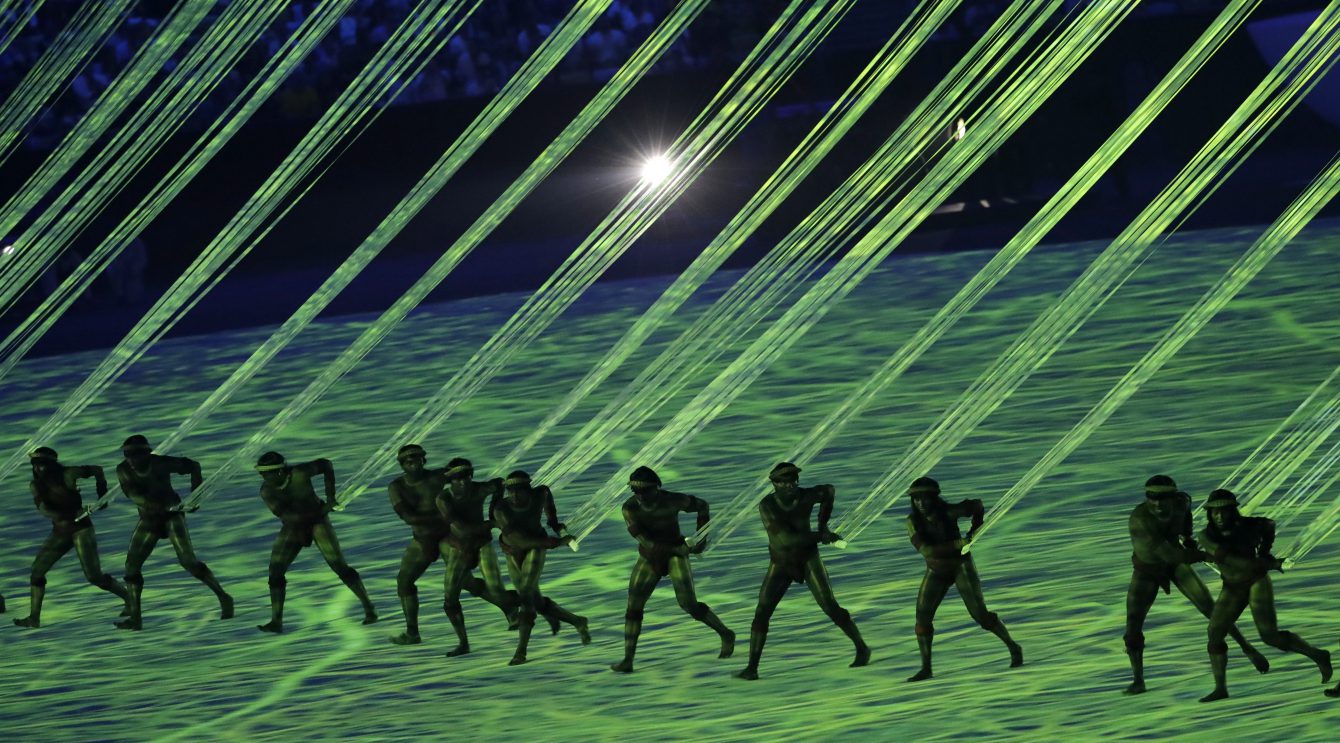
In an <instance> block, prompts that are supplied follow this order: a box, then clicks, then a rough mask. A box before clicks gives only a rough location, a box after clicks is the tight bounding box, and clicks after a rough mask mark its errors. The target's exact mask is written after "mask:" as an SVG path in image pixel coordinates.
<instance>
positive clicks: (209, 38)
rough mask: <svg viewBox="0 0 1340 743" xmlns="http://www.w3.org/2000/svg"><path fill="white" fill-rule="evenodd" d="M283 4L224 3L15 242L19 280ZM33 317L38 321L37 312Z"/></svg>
mask: <svg viewBox="0 0 1340 743" xmlns="http://www.w3.org/2000/svg"><path fill="white" fill-rule="evenodd" d="M286 7H287V3H285V2H284V0H251V2H238V3H233V4H232V5H229V6H228V8H227V10H226V11H225V12H224V15H223V16H222V17H220V18H219V20H218V21H216V22H215V23H214V24H212V25H211V26H210V28H209V30H208V31H207V32H206V34H205V36H204V37H203V38H201V40H200V41H199V43H197V44H195V45H194V47H193V48H192V49H191V51H190V53H189V54H188V55H187V57H186V58H185V59H184V60H183V61H182V63H181V64H179V65H178V66H177V67H176V68H175V69H174V70H173V71H172V73H171V75H169V77H168V79H167V80H166V81H164V82H163V83H162V84H161V85H159V86H158V87H157V89H155V90H154V92H153V93H152V94H151V95H150V97H149V99H148V100H147V101H146V102H145V103H144V104H143V105H141V106H139V107H138V108H137V109H136V110H135V112H134V113H133V114H132V115H131V117H130V120H129V121H127V122H126V123H125V124H123V125H122V126H121V127H120V129H119V130H118V131H117V132H116V134H115V135H114V136H113V138H112V140H111V141H110V142H108V143H107V144H105V145H103V146H102V147H100V148H98V152H97V154H96V155H95V157H94V159H93V161H92V162H91V163H90V164H88V165H87V166H86V167H85V168H84V169H83V170H82V172H80V173H79V175H78V176H77V177H76V178H75V179H74V182H73V183H71V184H70V185H69V186H67V187H66V189H65V190H64V191H63V192H62V193H61V195H60V196H59V197H57V198H56V199H55V200H54V201H53V202H52V203H51V204H50V205H49V206H47V207H46V208H45V209H44V210H43V212H42V214H41V215H39V217H38V219H37V220H36V221H35V222H34V224H33V225H32V226H31V227H29V228H28V229H27V230H25V231H24V233H23V234H22V236H20V237H19V240H18V242H19V243H20V244H21V245H22V246H23V247H24V250H25V252H26V254H27V255H29V256H31V257H33V258H34V260H33V262H32V263H30V264H29V265H30V266H31V267H32V269H33V270H34V273H31V274H30V275H28V276H24V277H22V278H20V279H19V281H22V282H24V283H29V282H32V281H36V279H37V278H38V277H39V276H40V272H41V270H42V268H44V267H45V265H50V264H51V263H52V262H54V261H55V260H56V257H57V256H58V255H60V254H61V253H62V252H64V250H65V248H66V247H68V246H69V244H70V243H71V242H72V241H73V240H74V239H75V238H76V237H77V236H78V235H79V234H80V233H82V231H83V230H84V229H85V228H86V227H87V226H88V225H89V224H90V223H91V222H92V220H93V219H94V218H96V217H97V216H98V215H99V214H101V213H102V210H103V209H104V208H105V207H106V206H107V204H108V203H109V202H110V200H111V199H112V198H113V197H115V196H116V195H117V194H119V193H120V192H121V190H122V189H123V188H124V187H125V186H126V184H127V183H129V181H130V179H131V178H133V177H134V176H135V175H136V174H137V173H138V172H139V171H140V170H141V169H142V168H143V167H144V166H145V165H146V164H147V163H148V161H149V159H150V158H151V157H152V156H153V155H155V154H157V152H158V151H159V149H160V148H161V147H162V145H163V144H164V143H165V142H166V141H167V139H168V137H170V136H171V135H172V134H173V133H175V132H176V131H177V130H178V129H179V128H180V127H181V126H182V125H183V124H184V123H185V121H186V119H187V117H189V116H190V114H191V113H192V112H193V111H194V110H195V108H196V107H197V106H198V105H199V104H200V103H202V102H203V101H204V99H205V97H206V96H207V95H208V94H209V93H210V92H211V91H212V90H213V89H214V87H215V86H216V85H217V84H218V83H219V82H220V81H221V80H222V79H223V77H224V76H225V75H226V74H227V73H228V72H229V71H230V70H231V69H232V67H233V65H235V64H236V63H237V62H238V61H239V60H240V59H241V56H242V54H243V53H244V52H245V51H246V49H247V47H249V46H250V45H251V44H252V43H253V42H254V41H255V40H256V39H257V38H258V37H259V36H260V34H261V33H262V32H263V31H264V30H265V29H266V27H267V26H269V25H270V24H271V22H272V21H273V20H274V19H275V18H276V17H277V16H278V15H279V14H280V13H281V12H282V11H283V10H284V9H285V8H286ZM81 192H82V193H81ZM72 202H73V203H72ZM43 264H45V265H43ZM81 264H82V265H81V266H80V269H79V270H78V271H77V273H80V274H81V276H82V274H83V273H85V272H88V271H90V270H91V267H92V266H94V265H96V263H95V262H94V261H91V260H89V259H86V260H84V261H81ZM14 301H17V296H16V295H15V294H14V293H13V292H12V291H11V292H8V293H6V292H0V311H3V310H7V309H9V308H10V307H11V306H12V303H13V302H14ZM44 306H46V305H45V304H44ZM34 314H35V315H38V316H39V317H40V315H41V310H40V309H39V311H38V312H36V313H34ZM30 319H31V318H30ZM35 340H36V339H34V342H35ZM6 345H7V344H6ZM9 354H10V352H6V355H9ZM0 376H2V373H0Z"/></svg>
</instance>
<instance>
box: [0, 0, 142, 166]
mask: <svg viewBox="0 0 1340 743" xmlns="http://www.w3.org/2000/svg"><path fill="white" fill-rule="evenodd" d="M135 2H136V0H109V1H108V2H104V3H86V4H84V5H81V6H80V7H79V10H78V11H76V13H75V15H74V17H73V18H71V19H70V23H69V24H68V25H67V26H66V27H65V28H62V29H61V31H60V33H59V34H58V35H57V37H56V40H55V42H54V43H52V45H51V46H50V47H48V48H46V49H45V50H43V51H42V56H40V57H39V58H38V59H37V62H36V63H34V64H33V67H32V69H30V70H29V71H28V72H27V74H25V75H24V76H23V80H21V81H20V82H19V84H18V85H17V86H16V87H15V88H14V90H13V91H12V92H11V93H10V95H9V97H8V98H6V99H5V103H4V106H3V107H0V166H3V165H4V163H5V162H6V160H7V159H8V158H9V155H10V154H11V153H12V152H13V151H14V147H16V146H17V145H18V144H19V142H20V141H22V140H21V135H22V133H23V130H24V129H25V128H26V127H27V126H28V125H29V124H30V122H31V121H32V120H33V117H34V116H36V115H37V114H38V112H39V111H40V110H41V109H42V107H43V106H44V105H45V104H46V103H47V101H48V100H50V99H51V97H52V96H53V95H55V94H56V93H57V91H59V90H60V89H61V88H62V86H63V85H64V84H65V81H67V80H69V79H70V77H71V76H72V75H74V74H77V72H78V71H79V70H82V69H83V67H84V66H85V65H87V64H88V63H89V61H91V59H92V56H93V53H94V52H95V51H96V50H98V49H101V48H102V47H103V46H104V45H105V44H106V43H107V40H108V39H109V38H111V35H112V33H113V32H114V31H116V29H117V28H119V27H120V26H121V24H122V23H123V22H124V21H125V19H126V18H127V17H129V14H130V13H129V11H130V8H131V6H133V5H134V3H135Z"/></svg>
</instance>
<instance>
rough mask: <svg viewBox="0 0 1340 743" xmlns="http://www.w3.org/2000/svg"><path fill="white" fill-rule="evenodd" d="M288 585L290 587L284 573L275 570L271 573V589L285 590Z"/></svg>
mask: <svg viewBox="0 0 1340 743" xmlns="http://www.w3.org/2000/svg"><path fill="white" fill-rule="evenodd" d="M287 585H288V578H285V577H284V574H283V573H280V572H276V571H274V570H271V571H270V587H271V588H283V587H285V586H287Z"/></svg>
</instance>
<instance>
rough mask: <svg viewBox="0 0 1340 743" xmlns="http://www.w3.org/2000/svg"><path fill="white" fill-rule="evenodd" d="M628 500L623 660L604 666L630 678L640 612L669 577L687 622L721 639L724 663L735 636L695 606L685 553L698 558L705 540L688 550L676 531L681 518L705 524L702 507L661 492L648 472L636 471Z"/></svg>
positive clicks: (689, 499) (708, 610) (682, 496)
mask: <svg viewBox="0 0 1340 743" xmlns="http://www.w3.org/2000/svg"><path fill="white" fill-rule="evenodd" d="M628 486H629V487H630V488H632V490H633V497H632V498H629V499H628V500H627V501H625V502H624V504H623V519H624V522H625V523H627V524H628V533H629V534H631V535H633V539H636V540H637V552H638V558H637V564H635V565H634V566H633V575H632V577H631V578H629V580H628V608H627V610H626V611H625V612H624V639H623V660H621V661H619V662H618V663H615V664H614V665H612V666H610V668H611V669H612V670H614V671H618V672H620V673H631V672H632V670H633V656H634V655H635V654H636V653H637V638H638V635H639V634H641V632H642V610H643V608H644V607H645V606H646V605H647V599H648V598H651V592H652V591H654V590H655V589H656V584H657V583H660V582H661V578H663V577H665V576H667V575H668V576H670V584H671V585H673V586H674V587H675V599H676V600H677V601H678V602H679V606H680V608H682V609H683V610H684V611H686V612H688V614H689V616H691V617H693V618H694V619H696V620H698V621H700V622H702V623H703V624H706V625H707V626H708V627H711V628H712V629H714V630H716V633H717V634H718V635H719V636H720V637H721V654H720V655H718V656H717V657H718V658H729V657H730V656H731V653H733V652H735V633H734V632H731V631H730V630H728V629H726V625H724V624H722V623H721V620H720V619H718V618H717V615H716V614H713V613H712V609H711V608H710V607H708V605H707V604H704V603H702V602H700V601H698V597H697V595H696V594H695V593H694V590H693V571H692V570H691V569H690V568H689V553H690V552H693V553H698V552H702V551H703V550H704V549H706V547H707V542H706V540H704V541H701V542H698V543H697V544H695V545H694V546H693V549H692V550H690V549H689V547H688V545H687V544H686V543H685V541H684V535H683V534H681V533H680V531H679V514H680V513H681V512H687V513H694V514H697V515H698V526H697V528H699V529H701V528H702V527H703V525H705V524H706V523H707V521H708V519H709V518H710V515H709V512H708V507H707V502H706V501H704V500H703V499H701V498H695V497H693V496H692V495H685V494H683V493H671V492H669V491H666V490H662V489H661V478H660V477H658V476H657V475H656V473H655V472H654V471H652V469H651V468H650V467H638V468H637V469H636V470H634V471H633V476H632V477H631V478H630V480H629V482H628Z"/></svg>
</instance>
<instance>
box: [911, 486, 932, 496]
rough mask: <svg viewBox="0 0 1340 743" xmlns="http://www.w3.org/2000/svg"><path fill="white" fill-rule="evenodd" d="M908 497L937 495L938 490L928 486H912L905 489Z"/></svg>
mask: <svg viewBox="0 0 1340 743" xmlns="http://www.w3.org/2000/svg"><path fill="white" fill-rule="evenodd" d="M907 494H908V495H939V494H940V489H939V488H933V487H931V486H930V485H913V486H912V487H910V488H908V489H907Z"/></svg>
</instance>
